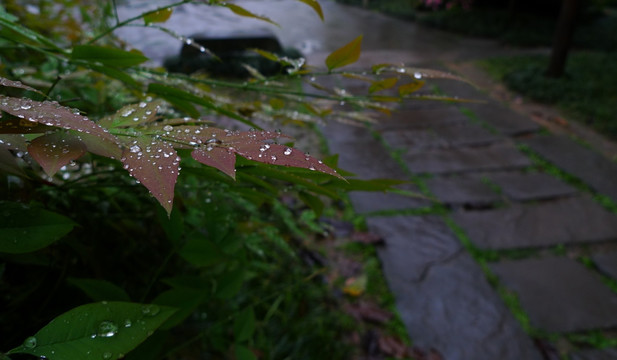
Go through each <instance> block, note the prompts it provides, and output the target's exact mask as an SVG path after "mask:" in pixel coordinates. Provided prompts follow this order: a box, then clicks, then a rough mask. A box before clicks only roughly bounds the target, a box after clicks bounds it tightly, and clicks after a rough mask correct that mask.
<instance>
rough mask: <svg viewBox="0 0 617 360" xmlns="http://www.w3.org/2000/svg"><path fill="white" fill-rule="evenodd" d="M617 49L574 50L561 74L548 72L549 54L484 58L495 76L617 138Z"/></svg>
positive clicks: (518, 90)
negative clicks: (553, 74)
mask: <svg viewBox="0 0 617 360" xmlns="http://www.w3.org/2000/svg"><path fill="white" fill-rule="evenodd" d="M616 55H617V53H615V52H609V53H602V52H574V53H572V54H571V55H570V56H569V59H568V63H567V66H566V74H565V76H563V77H561V78H556V79H555V78H548V77H546V76H544V72H545V71H546V66H547V64H548V57H546V56H516V57H508V58H491V59H487V60H485V61H482V62H481V66H483V67H484V68H485V69H486V70H487V71H488V72H489V73H490V74H491V75H492V76H493V77H495V78H496V79H498V80H500V81H503V82H504V83H505V84H506V85H507V86H508V87H509V88H510V89H512V90H514V91H516V92H517V93H520V94H522V95H524V96H526V97H528V98H530V99H532V100H535V101H539V102H543V103H547V104H551V105H556V106H558V107H559V108H561V109H562V110H564V111H566V112H567V113H568V114H571V116H572V118H573V119H575V120H579V121H580V122H581V123H583V124H586V125H589V126H591V127H592V128H593V129H595V130H596V131H598V132H600V133H602V134H605V135H607V136H609V137H611V138H613V139H616V138H617V123H616V122H615V118H614V114H615V113H617V105H616V104H617V103H616V102H615V100H616V99H615V95H614V94H615V93H616V91H617V89H616V88H615V83H616V81H617V68H616V67H615V61H616V60H617V56H616Z"/></svg>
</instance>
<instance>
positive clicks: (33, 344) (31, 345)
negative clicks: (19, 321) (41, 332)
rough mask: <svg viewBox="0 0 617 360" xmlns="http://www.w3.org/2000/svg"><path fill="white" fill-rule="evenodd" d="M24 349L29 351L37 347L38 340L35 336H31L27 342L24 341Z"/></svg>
mask: <svg viewBox="0 0 617 360" xmlns="http://www.w3.org/2000/svg"><path fill="white" fill-rule="evenodd" d="M24 347H26V348H28V349H34V348H35V347H36V338H35V337H34V336H30V337H29V338H27V339H26V340H24Z"/></svg>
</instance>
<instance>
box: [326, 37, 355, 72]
mask: <svg viewBox="0 0 617 360" xmlns="http://www.w3.org/2000/svg"><path fill="white" fill-rule="evenodd" d="M361 48H362V35H360V36H358V37H357V38H355V39H353V40H352V41H351V42H349V43H348V44H347V45H345V46H343V47H341V48H339V49H337V50H334V51H333V52H332V53H331V54H330V55H328V57H327V58H326V66H327V67H328V70H334V69H336V68H340V67H343V66H346V65H349V64H353V63H355V62H356V61H358V59H359V58H360V52H361Z"/></svg>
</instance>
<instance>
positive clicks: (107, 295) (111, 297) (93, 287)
mask: <svg viewBox="0 0 617 360" xmlns="http://www.w3.org/2000/svg"><path fill="white" fill-rule="evenodd" d="M67 281H68V282H69V283H70V284H72V285H75V286H76V287H78V288H79V289H80V290H81V291H83V292H84V293H85V294H86V295H88V297H90V299H92V300H94V301H104V300H106V301H131V298H130V297H129V295H128V294H127V293H126V291H124V289H122V288H121V287H119V286H118V285H116V284H114V283H111V282H109V281H107V280H100V279H77V278H69V279H68V280H67Z"/></svg>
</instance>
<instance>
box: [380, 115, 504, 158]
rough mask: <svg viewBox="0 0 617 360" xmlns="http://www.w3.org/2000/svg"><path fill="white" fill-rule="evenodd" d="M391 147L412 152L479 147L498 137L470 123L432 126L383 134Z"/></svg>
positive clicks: (492, 141)
mask: <svg viewBox="0 0 617 360" xmlns="http://www.w3.org/2000/svg"><path fill="white" fill-rule="evenodd" d="M383 137H384V139H385V141H386V142H387V143H388V144H390V145H391V146H392V147H398V148H406V149H412V150H414V151H417V150H420V149H430V148H450V147H462V146H481V145H488V144H491V143H494V142H497V141H499V140H500V139H501V137H500V136H498V135H495V134H492V133H490V132H489V131H488V130H486V129H484V128H482V127H480V126H478V125H475V124H473V123H470V122H462V121H461V122H460V123H453V124H447V125H444V124H434V125H432V126H430V128H428V129H410V130H409V129H407V130H402V129H400V130H397V131H385V132H383Z"/></svg>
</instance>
